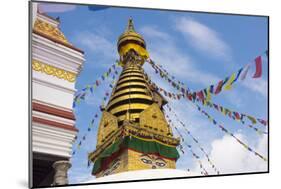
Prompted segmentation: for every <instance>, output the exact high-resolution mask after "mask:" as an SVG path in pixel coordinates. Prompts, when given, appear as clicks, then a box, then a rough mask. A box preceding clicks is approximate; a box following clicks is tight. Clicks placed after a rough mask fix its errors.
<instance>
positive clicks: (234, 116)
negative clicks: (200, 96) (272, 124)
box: [207, 102, 268, 126]
mask: <svg viewBox="0 0 281 189" xmlns="http://www.w3.org/2000/svg"><path fill="white" fill-rule="evenodd" d="M207 106H209V107H211V108H214V109H215V110H217V111H219V112H221V113H222V114H223V115H225V116H228V117H229V118H232V119H234V120H236V121H240V122H241V123H242V124H245V121H244V117H247V118H248V119H249V120H250V121H251V123H252V124H256V123H257V121H258V122H260V123H261V124H262V125H263V126H266V125H267V124H268V123H267V121H265V120H264V119H260V118H255V117H253V116H250V115H247V114H245V113H239V112H237V111H233V110H230V109H229V108H225V107H223V106H221V105H218V104H215V103H212V102H208V103H207Z"/></svg>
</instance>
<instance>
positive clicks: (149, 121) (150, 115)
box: [140, 103, 171, 135]
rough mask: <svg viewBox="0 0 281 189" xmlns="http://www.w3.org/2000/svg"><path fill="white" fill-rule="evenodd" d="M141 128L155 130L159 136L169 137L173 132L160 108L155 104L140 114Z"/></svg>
mask: <svg viewBox="0 0 281 189" xmlns="http://www.w3.org/2000/svg"><path fill="white" fill-rule="evenodd" d="M140 127H142V128H146V129H149V128H150V129H151V130H154V131H155V132H157V133H159V134H165V135H169V133H171V130H170V128H169V126H168V124H167V121H166V119H165V116H164V114H163V113H162V112H161V110H160V108H159V106H158V105H157V104H156V103H153V104H152V105H151V106H150V107H148V108H147V109H145V110H144V111H143V112H141V114H140Z"/></svg>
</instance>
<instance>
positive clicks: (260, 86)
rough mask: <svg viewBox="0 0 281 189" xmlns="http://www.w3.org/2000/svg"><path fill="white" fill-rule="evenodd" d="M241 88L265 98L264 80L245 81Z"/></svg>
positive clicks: (265, 86)
mask: <svg viewBox="0 0 281 189" xmlns="http://www.w3.org/2000/svg"><path fill="white" fill-rule="evenodd" d="M242 84H243V86H244V87H246V88H248V89H250V90H252V91H253V92H257V93H258V94H260V95H262V96H263V97H267V86H268V84H267V81H266V80H265V79H262V78H260V79H246V80H245V81H243V82H242Z"/></svg>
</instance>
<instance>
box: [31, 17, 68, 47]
mask: <svg viewBox="0 0 281 189" xmlns="http://www.w3.org/2000/svg"><path fill="white" fill-rule="evenodd" d="M34 31H36V32H39V33H43V34H45V35H47V36H49V37H51V38H54V39H57V40H59V41H61V42H63V43H67V44H70V43H69V42H68V41H67V39H66V37H65V36H64V35H63V33H62V32H61V31H60V30H59V28H57V27H55V26H53V25H51V24H49V23H47V22H44V21H43V20H40V19H37V20H36V21H35V24H34Z"/></svg>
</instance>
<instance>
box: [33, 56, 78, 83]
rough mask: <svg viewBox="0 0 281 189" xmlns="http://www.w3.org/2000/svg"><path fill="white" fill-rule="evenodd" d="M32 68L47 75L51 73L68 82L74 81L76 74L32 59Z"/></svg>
mask: <svg viewBox="0 0 281 189" xmlns="http://www.w3.org/2000/svg"><path fill="white" fill-rule="evenodd" d="M32 69H33V70H35V71H38V72H42V73H46V74H48V75H53V76H55V77H57V78H60V79H64V80H67V81H69V82H75V80H76V74H75V73H72V72H69V71H66V70H64V69H61V68H57V67H55V66H51V65H49V64H45V63H42V62H40V61H38V60H34V59H33V60H32Z"/></svg>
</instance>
